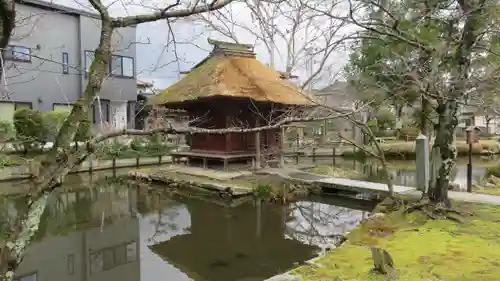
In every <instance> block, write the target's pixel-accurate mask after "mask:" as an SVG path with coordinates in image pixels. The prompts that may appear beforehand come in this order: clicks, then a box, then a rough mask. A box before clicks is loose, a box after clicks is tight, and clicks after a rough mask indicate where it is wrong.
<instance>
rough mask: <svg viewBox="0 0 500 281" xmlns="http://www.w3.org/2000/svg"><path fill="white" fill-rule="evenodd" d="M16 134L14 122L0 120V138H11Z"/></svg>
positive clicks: (3, 139) (4, 139)
mask: <svg viewBox="0 0 500 281" xmlns="http://www.w3.org/2000/svg"><path fill="white" fill-rule="evenodd" d="M15 135H16V130H15V129H14V124H12V122H9V121H0V140H2V141H6V140H11V139H12V138H14V137H15Z"/></svg>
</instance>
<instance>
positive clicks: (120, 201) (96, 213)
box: [16, 186, 140, 281]
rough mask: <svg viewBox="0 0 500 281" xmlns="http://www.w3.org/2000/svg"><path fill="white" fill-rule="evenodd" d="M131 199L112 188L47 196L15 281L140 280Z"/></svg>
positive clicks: (136, 226)
mask: <svg viewBox="0 0 500 281" xmlns="http://www.w3.org/2000/svg"><path fill="white" fill-rule="evenodd" d="M136 200H137V199H136V193H135V191H133V189H127V188H122V189H115V188H114V187H112V186H106V187H102V188H97V189H84V190H79V191H74V192H67V193H59V194H57V195H55V196H53V197H52V198H51V200H50V201H49V205H48V206H47V209H46V212H45V213H44V215H43V217H42V222H41V224H40V230H39V233H38V234H37V235H36V237H35V241H33V242H32V244H31V245H30V246H29V247H28V249H27V251H26V254H25V257H24V259H23V262H22V263H21V265H20V267H19V268H18V270H17V271H16V280H19V281H59V280H60V281H63V280H64V281H72V280H75V281H76V280H81V281H98V280H122V281H126V280H130V281H132V280H133V281H137V280H140V259H139V220H138V218H137V217H136V214H135V206H136Z"/></svg>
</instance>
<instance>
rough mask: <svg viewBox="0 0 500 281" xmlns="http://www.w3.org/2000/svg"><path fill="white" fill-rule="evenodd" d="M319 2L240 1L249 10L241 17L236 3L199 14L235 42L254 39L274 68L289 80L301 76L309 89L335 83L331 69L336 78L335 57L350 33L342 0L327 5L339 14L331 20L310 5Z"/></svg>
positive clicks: (209, 26)
mask: <svg viewBox="0 0 500 281" xmlns="http://www.w3.org/2000/svg"><path fill="white" fill-rule="evenodd" d="M315 3H316V1H313V0H307V1H305V2H301V1H299V0H291V1H286V2H283V3H281V4H280V5H274V4H272V3H267V2H262V1H259V0H251V1H246V2H244V3H241V4H240V6H241V7H242V8H243V11H244V12H246V13H242V12H240V13H238V16H237V17H236V16H234V14H235V13H234V9H238V6H237V5H232V6H230V7H225V8H223V9H221V10H218V11H216V12H215V13H212V14H210V15H203V14H199V15H197V18H198V19H199V20H200V21H201V22H202V23H203V24H204V25H205V26H206V27H207V28H208V29H209V30H213V31H215V32H216V33H218V34H219V35H221V36H222V37H225V38H227V39H230V40H232V41H234V42H235V43H243V42H242V41H245V42H244V43H249V41H251V40H255V45H256V46H259V45H263V46H264V49H265V50H266V52H267V55H268V57H269V65H270V67H271V68H273V69H277V70H281V71H282V72H283V74H284V76H287V78H294V77H293V75H296V74H297V73H300V74H303V77H299V79H300V81H301V83H300V86H301V87H302V88H306V87H309V89H311V87H312V85H314V84H315V83H318V82H323V83H327V82H330V81H332V78H333V77H331V76H332V72H333V73H334V75H333V76H336V74H338V73H337V72H338V71H339V70H338V69H335V68H338V67H339V64H338V61H335V60H334V56H335V55H338V54H339V53H340V52H341V51H342V48H343V47H344V48H345V43H346V42H345V39H346V38H347V37H348V35H347V33H346V30H345V27H346V22H345V21H344V20H342V19H340V18H341V17H342V13H345V10H344V9H342V8H343V7H342V5H341V4H340V3H341V2H340V1H331V2H329V3H328V4H327V5H326V6H327V9H328V10H329V11H330V12H331V13H333V14H336V15H337V17H336V18H328V19H325V18H324V17H322V16H321V14H320V13H318V12H316V11H314V10H313V9H311V8H309V7H308V5H311V6H317V5H318V4H315ZM323 7H324V6H323ZM244 8H246V9H244ZM344 16H345V15H344ZM290 75H292V77H290Z"/></svg>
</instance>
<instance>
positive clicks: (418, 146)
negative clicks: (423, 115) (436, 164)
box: [415, 134, 430, 193]
mask: <svg viewBox="0 0 500 281" xmlns="http://www.w3.org/2000/svg"><path fill="white" fill-rule="evenodd" d="M415 142H416V143H415V152H416V154H417V155H416V166H417V171H416V176H417V177H416V179H417V181H416V184H417V189H418V190H420V191H422V192H424V193H426V192H427V190H428V189H429V168H430V167H429V166H430V165H429V139H428V138H427V137H426V136H424V135H422V134H420V135H419V136H418V138H417V139H416V141H415Z"/></svg>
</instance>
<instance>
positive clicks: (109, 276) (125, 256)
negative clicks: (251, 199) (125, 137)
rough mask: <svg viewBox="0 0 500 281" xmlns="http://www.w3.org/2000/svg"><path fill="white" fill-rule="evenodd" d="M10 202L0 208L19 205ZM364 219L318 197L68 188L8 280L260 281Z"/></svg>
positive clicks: (57, 197)
mask: <svg viewBox="0 0 500 281" xmlns="http://www.w3.org/2000/svg"><path fill="white" fill-rule="evenodd" d="M342 202H344V200H342ZM10 203H11V204H10V207H9V208H6V209H5V211H8V210H10V212H12V211H13V210H14V211H15V210H16V208H19V206H18V203H16V202H15V200H12V201H11V202H10ZM333 203H334V204H336V203H335V202H333ZM336 205H338V204H336ZM341 205H342V204H341ZM358 205H359V202H358ZM362 205H363V206H366V207H367V208H366V209H367V210H368V209H369V208H371V206H372V204H371V203H366V204H365V203H362ZM364 214H365V212H364V211H358V210H353V209H350V208H348V207H346V206H343V207H337V206H333V205H332V202H328V201H325V200H316V201H315V202H305V201H304V202H297V203H294V204H290V205H288V206H280V205H270V204H261V203H260V202H256V203H248V204H243V205H241V206H239V207H237V208H229V207H223V206H220V205H216V204H212V203H209V202H205V201H201V200H193V199H189V198H185V197H179V196H172V195H166V194H165V191H164V190H163V189H161V188H153V189H141V188H136V187H135V186H124V185H122V186H120V185H119V184H116V183H115V184H105V185H101V186H100V187H98V188H88V187H86V188H83V189H78V188H74V189H72V191H71V192H60V193H57V194H53V196H52V197H51V198H50V201H49V205H48V206H47V209H46V212H45V213H44V215H43V217H42V222H41V224H40V227H39V233H37V235H36V236H35V239H34V241H32V244H31V245H30V246H29V247H28V249H27V252H26V254H25V257H24V260H23V262H22V264H21V266H20V267H19V269H18V270H17V272H16V278H17V279H18V280H22V281H31V280H35V281H52V280H82V281H84V280H85V281H90V280H92V281H93V280H158V278H160V279H161V280H176V281H183V280H214V281H233V280H264V279H266V278H269V277H271V276H273V275H276V274H279V273H281V272H283V271H286V270H288V269H290V268H291V267H292V266H293V265H294V264H296V263H297V262H299V263H300V262H303V261H305V260H307V259H310V258H312V257H314V256H315V255H317V253H318V252H319V251H321V249H322V248H325V247H331V244H332V243H333V242H335V239H336V238H338V237H340V236H341V235H342V234H344V233H345V232H347V231H350V230H352V229H353V228H354V227H355V226H356V224H357V223H359V221H360V220H361V219H362V218H363V216H364Z"/></svg>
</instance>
